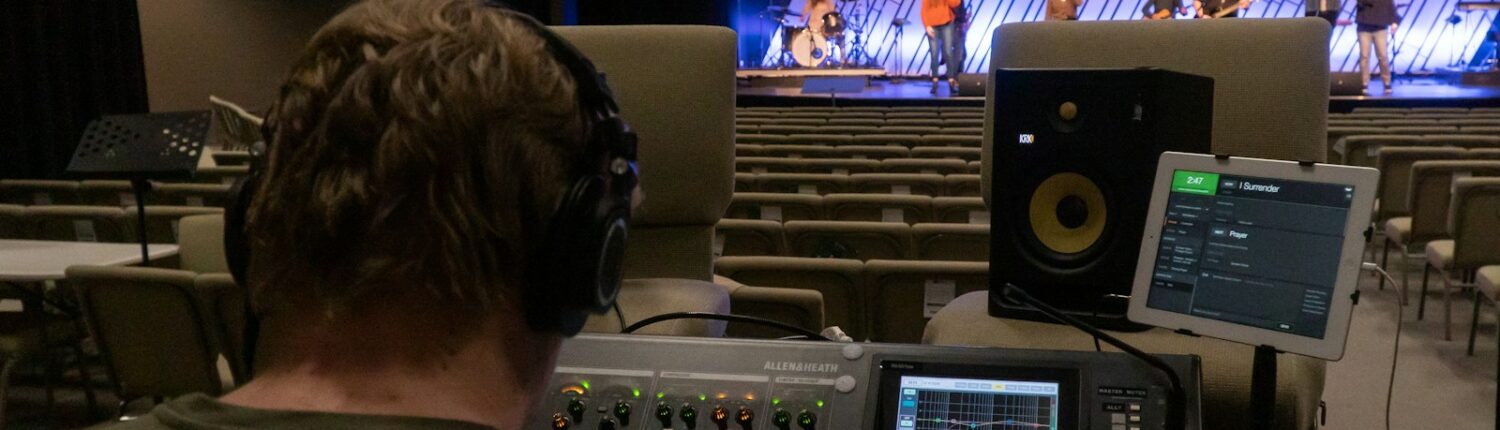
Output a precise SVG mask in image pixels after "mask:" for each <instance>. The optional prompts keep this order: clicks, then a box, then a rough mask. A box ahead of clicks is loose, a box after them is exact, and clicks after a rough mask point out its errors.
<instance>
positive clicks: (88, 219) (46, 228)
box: [23, 206, 129, 242]
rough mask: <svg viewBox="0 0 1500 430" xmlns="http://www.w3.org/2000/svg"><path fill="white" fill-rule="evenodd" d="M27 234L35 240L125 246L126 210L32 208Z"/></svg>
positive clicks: (103, 208)
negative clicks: (117, 243)
mask: <svg viewBox="0 0 1500 430" xmlns="http://www.w3.org/2000/svg"><path fill="white" fill-rule="evenodd" d="M25 219H26V227H25V228H24V230H25V231H26V233H24V234H23V236H25V237H27V238H30V239H36V240H64V241H74V242H125V239H126V238H127V237H129V233H128V232H127V230H126V227H125V226H124V223H123V221H124V219H125V210H123V209H120V208H119V207H118V206H31V207H27V208H26V214H25Z"/></svg>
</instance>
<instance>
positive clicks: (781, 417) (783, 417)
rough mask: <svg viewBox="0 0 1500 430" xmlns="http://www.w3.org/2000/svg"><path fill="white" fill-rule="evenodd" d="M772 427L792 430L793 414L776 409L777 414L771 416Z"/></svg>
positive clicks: (778, 429) (780, 429) (779, 429)
mask: <svg viewBox="0 0 1500 430" xmlns="http://www.w3.org/2000/svg"><path fill="white" fill-rule="evenodd" d="M771 425H774V426H776V428H777V430H791V429H792V414H791V413H790V412H787V411H786V409H781V408H776V412H775V413H772V414H771Z"/></svg>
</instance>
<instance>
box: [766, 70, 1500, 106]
mask: <svg viewBox="0 0 1500 430" xmlns="http://www.w3.org/2000/svg"><path fill="white" fill-rule="evenodd" d="M931 88H932V83H931V81H927V80H923V79H915V80H904V81H893V80H885V79H876V80H872V81H871V83H870V86H868V87H866V88H865V90H864V91H861V92H859V93H851V94H836V95H829V94H803V93H802V89H801V88H798V87H750V86H745V85H743V84H742V85H741V86H740V87H739V105H740V106H813V105H821V106H826V105H831V104H837V105H840V106H869V105H885V106H918V105H920V106H984V97H959V96H955V95H953V94H950V93H949V91H948V84H947V83H945V82H944V83H939V85H938V92H937V94H936V95H932V94H930V93H929V92H928V91H929V90H930V89H931ZM1370 88H1371V92H1370V95H1368V96H1332V97H1329V102H1328V110H1329V111H1330V112H1348V111H1349V110H1351V109H1353V108H1355V107H1365V106H1369V107H1375V106H1380V107H1423V106H1458V107H1494V106H1500V87H1484V86H1459V85H1450V84H1447V83H1444V82H1441V81H1438V80H1434V79H1427V78H1402V79H1397V80H1396V85H1395V88H1394V91H1393V92H1392V94H1390V95H1386V94H1384V92H1383V91H1382V88H1381V85H1380V84H1379V83H1378V82H1377V83H1375V84H1372V85H1371V87H1370Z"/></svg>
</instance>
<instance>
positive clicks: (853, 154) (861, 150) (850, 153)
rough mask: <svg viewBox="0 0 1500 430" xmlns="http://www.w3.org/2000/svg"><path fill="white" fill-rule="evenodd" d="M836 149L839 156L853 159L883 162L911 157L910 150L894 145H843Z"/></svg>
mask: <svg viewBox="0 0 1500 430" xmlns="http://www.w3.org/2000/svg"><path fill="white" fill-rule="evenodd" d="M836 149H837V150H838V152H839V154H840V155H842V156H844V157H846V158H853V159H870V160H884V159H887V158H906V157H908V156H910V155H911V150H909V149H907V148H906V147H904V146H895V145H844V146H839V147H836Z"/></svg>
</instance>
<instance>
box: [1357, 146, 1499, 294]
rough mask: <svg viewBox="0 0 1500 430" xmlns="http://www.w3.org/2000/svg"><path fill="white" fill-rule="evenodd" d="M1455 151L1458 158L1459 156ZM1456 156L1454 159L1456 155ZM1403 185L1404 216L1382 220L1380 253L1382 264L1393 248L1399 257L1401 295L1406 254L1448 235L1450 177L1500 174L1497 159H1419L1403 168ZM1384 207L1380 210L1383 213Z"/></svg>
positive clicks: (1405, 285)
mask: <svg viewBox="0 0 1500 430" xmlns="http://www.w3.org/2000/svg"><path fill="white" fill-rule="evenodd" d="M1461 156H1462V154H1458V155H1457V157H1461ZM1457 157H1455V158H1457ZM1405 170H1406V174H1405V176H1406V178H1407V179H1406V181H1405V183H1406V185H1405V186H1403V187H1402V188H1405V191H1404V193H1403V194H1404V195H1403V197H1405V198H1406V203H1405V204H1404V205H1403V206H1404V207H1405V208H1406V213H1404V214H1402V215H1406V216H1404V217H1396V218H1391V219H1389V220H1387V221H1385V223H1384V225H1383V227H1384V228H1383V230H1384V233H1385V240H1386V243H1385V249H1384V250H1382V252H1381V254H1382V255H1381V264H1383V265H1385V266H1386V267H1391V266H1390V265H1389V263H1388V262H1389V259H1390V248H1392V247H1394V248H1396V252H1397V256H1398V257H1400V262H1401V264H1400V267H1401V269H1403V270H1402V273H1401V279H1402V281H1401V293H1402V298H1403V299H1404V298H1405V297H1406V294H1407V292H1408V291H1411V288H1410V286H1411V283H1410V282H1409V281H1408V280H1407V279H1408V277H1409V276H1408V275H1409V273H1410V272H1411V271H1410V270H1409V269H1408V268H1407V264H1406V263H1407V255H1408V254H1410V253H1412V252H1415V251H1416V250H1419V249H1423V248H1424V247H1425V246H1426V244H1427V243H1428V242H1431V241H1433V240H1439V239H1448V238H1450V236H1449V233H1448V216H1449V213H1448V211H1449V208H1450V200H1449V199H1450V197H1451V196H1452V194H1451V190H1452V186H1453V177H1454V174H1455V173H1457V172H1465V174H1472V175H1479V176H1489V175H1494V174H1496V173H1500V162H1494V161H1489V162H1486V161H1467V160H1443V159H1428V160H1418V161H1415V162H1413V163H1412V164H1410V165H1409V166H1408V167H1407V168H1406V169H1405ZM1383 212H1384V209H1382V210H1381V212H1377V213H1383Z"/></svg>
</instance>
